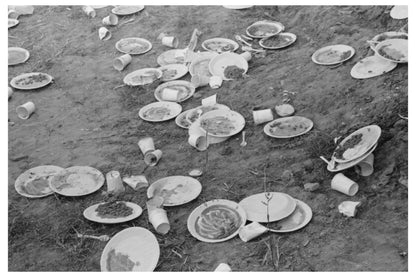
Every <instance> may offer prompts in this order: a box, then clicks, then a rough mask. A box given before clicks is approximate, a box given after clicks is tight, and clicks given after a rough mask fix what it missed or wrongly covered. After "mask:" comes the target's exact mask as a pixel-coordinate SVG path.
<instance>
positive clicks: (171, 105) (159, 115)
mask: <svg viewBox="0 0 416 277" xmlns="http://www.w3.org/2000/svg"><path fill="white" fill-rule="evenodd" d="M181 111H182V106H181V105H179V104H178V103H175V102H169V101H160V102H154V103H150V104H148V105H146V106H144V107H143V108H141V109H140V111H139V116H140V118H141V119H143V120H145V121H150V122H162V121H167V120H170V119H172V118H175V117H176V116H177V115H178V114H180V113H181Z"/></svg>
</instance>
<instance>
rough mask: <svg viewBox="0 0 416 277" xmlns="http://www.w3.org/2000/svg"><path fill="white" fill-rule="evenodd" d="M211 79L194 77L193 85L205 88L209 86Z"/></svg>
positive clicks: (200, 76)
mask: <svg viewBox="0 0 416 277" xmlns="http://www.w3.org/2000/svg"><path fill="white" fill-rule="evenodd" d="M209 80H210V77H208V76H202V75H194V76H192V78H191V83H192V84H193V85H194V86H195V87H196V88H198V87H203V86H207V85H208V84H209Z"/></svg>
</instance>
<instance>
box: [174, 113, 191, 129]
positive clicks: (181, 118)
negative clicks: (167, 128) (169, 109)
mask: <svg viewBox="0 0 416 277" xmlns="http://www.w3.org/2000/svg"><path fill="white" fill-rule="evenodd" d="M189 111H191V110H186V111H183V112H182V113H180V114H179V115H178V116H177V117H176V118H175V123H176V125H178V126H179V127H181V128H183V129H189V126H191V123H189V121H188V120H186V114H187V113H188V112H189Z"/></svg>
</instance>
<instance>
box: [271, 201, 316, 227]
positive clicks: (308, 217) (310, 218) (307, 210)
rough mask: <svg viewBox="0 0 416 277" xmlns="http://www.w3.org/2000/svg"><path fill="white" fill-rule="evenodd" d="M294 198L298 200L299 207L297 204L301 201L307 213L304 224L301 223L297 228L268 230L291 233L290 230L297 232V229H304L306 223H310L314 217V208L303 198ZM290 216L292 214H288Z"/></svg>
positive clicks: (301, 205)
mask: <svg viewBox="0 0 416 277" xmlns="http://www.w3.org/2000/svg"><path fill="white" fill-rule="evenodd" d="M293 199H294V200H295V202H296V207H297V205H298V203H299V204H300V205H299V206H300V207H302V209H303V210H304V211H305V213H306V214H307V217H306V220H305V221H303V222H302V224H300V225H299V226H297V227H295V228H292V229H289V230H283V231H282V230H275V229H271V228H268V231H270V232H273V233H290V232H295V231H298V230H300V229H302V228H303V227H305V226H306V225H308V223H309V222H311V220H312V217H313V212H312V208H311V207H310V206H309V205H308V204H306V203H305V202H303V201H302V200H299V199H297V198H293ZM296 207H295V210H296ZM293 212H294V211H293ZM293 212H292V213H293ZM290 216H291V214H290V215H288V216H287V217H290ZM284 219H285V218H282V219H281V220H284Z"/></svg>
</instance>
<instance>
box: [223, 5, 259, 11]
mask: <svg viewBox="0 0 416 277" xmlns="http://www.w3.org/2000/svg"><path fill="white" fill-rule="evenodd" d="M223 7H224V8H226V9H230V10H243V9H248V8H251V7H253V5H229V6H223Z"/></svg>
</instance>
